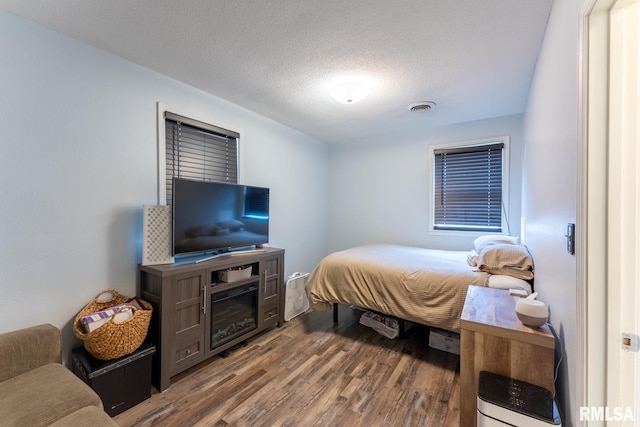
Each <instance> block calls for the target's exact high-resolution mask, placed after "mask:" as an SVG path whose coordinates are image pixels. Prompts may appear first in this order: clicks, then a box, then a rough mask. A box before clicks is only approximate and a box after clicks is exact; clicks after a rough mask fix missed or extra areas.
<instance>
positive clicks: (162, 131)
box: [157, 102, 244, 205]
mask: <svg viewBox="0 0 640 427" xmlns="http://www.w3.org/2000/svg"><path fill="white" fill-rule="evenodd" d="M167 112H168V113H172V114H175V115H179V116H183V117H186V118H189V119H191V120H194V121H197V122H202V123H205V124H208V125H210V126H213V127H218V128H222V129H226V130H229V131H231V132H235V133H237V134H239V136H238V173H237V181H238V182H237V183H238V184H243V183H244V168H243V165H244V161H243V157H244V150H243V137H242V136H243V135H244V132H243V131H242V130H241V129H238V128H235V127H233V126H230V125H227V124H222V123H219V122H215V121H213V120H211V119H210V118H207V117H203V116H202V115H200V114H197V113H194V112H193V111H184V110H181V109H179V108H174V107H171V106H168V105H166V104H163V103H160V102H158V103H157V126H158V141H157V146H158V149H157V154H158V194H157V198H158V205H167V204H168V203H167V185H166V179H167V162H166V127H165V113H167Z"/></svg>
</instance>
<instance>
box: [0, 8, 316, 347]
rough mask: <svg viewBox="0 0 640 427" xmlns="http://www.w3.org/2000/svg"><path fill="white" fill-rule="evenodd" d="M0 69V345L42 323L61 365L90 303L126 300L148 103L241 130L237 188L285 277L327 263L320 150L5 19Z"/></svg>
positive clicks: (144, 168) (145, 163)
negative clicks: (266, 195) (254, 208)
mask: <svg viewBox="0 0 640 427" xmlns="http://www.w3.org/2000/svg"><path fill="white" fill-rule="evenodd" d="M0 57H2V63H3V65H2V68H1V76H2V79H0V128H1V129H2V136H0V139H1V141H2V150H1V152H0V182H1V183H2V185H0V203H1V207H0V332H4V331H8V330H12V329H17V328H20V327H26V326H30V325H34V324H37V323H42V322H49V323H53V324H54V325H56V326H58V327H60V328H63V334H64V341H65V342H64V345H65V350H66V351H68V350H70V348H71V346H73V345H76V344H77V342H75V337H73V332H72V329H71V328H72V322H73V319H74V317H75V315H76V314H77V312H78V311H79V310H80V309H81V308H82V307H83V306H84V304H86V303H87V302H88V301H89V300H90V299H91V298H93V297H94V296H95V295H96V294H97V293H98V292H99V291H100V290H102V289H106V288H116V289H118V290H119V291H121V292H123V293H125V294H128V295H133V294H135V292H136V268H137V263H139V262H140V260H141V244H142V224H141V223H142V205H143V204H154V203H156V202H157V185H158V183H157V140H156V138H157V136H156V134H157V126H156V103H157V102H161V103H164V104H166V105H170V106H174V107H177V108H179V109H180V110H181V111H184V110H188V111H193V112H195V113H197V115H198V116H204V117H209V118H210V119H211V120H212V121H213V122H214V123H221V124H225V125H228V126H230V127H232V128H234V129H241V130H242V139H243V143H244V158H243V160H244V163H243V170H244V182H245V183H247V184H253V185H262V186H268V187H270V188H271V204H272V205H271V228H270V233H271V244H272V246H276V247H282V248H285V249H286V250H287V252H286V261H285V270H286V271H285V274H286V275H288V274H290V273H291V272H293V271H296V270H300V271H310V269H311V268H312V267H313V266H314V265H315V264H316V262H317V261H318V259H319V258H320V257H322V256H323V255H325V254H326V250H327V237H326V236H327V208H326V206H327V202H328V184H327V182H328V176H327V174H328V147H327V146H326V144H324V143H321V142H319V141H317V140H315V139H313V138H310V137H308V136H305V135H303V134H301V133H299V132H297V131H295V130H292V129H290V128H287V127H284V126H282V125H280V124H278V123H276V122H273V121H271V120H268V119H266V118H264V117H262V116H259V115H256V114H254V113H252V112H249V111H247V110H245V109H242V108H240V107H238V106H236V105H233V104H231V103H228V102H226V101H224V100H222V99H219V98H216V97H214V96H211V95H208V94H206V93H204V92H201V91H199V90H196V89H194V88H192V87H189V86H187V85H184V84H182V83H180V82H178V81H175V80H172V79H170V78H167V77H165V76H162V75H159V74H157V73H154V72H152V71H150V70H147V69H144V68H141V67H139V66H137V65H135V64H132V63H130V62H127V61H125V60H123V59H121V58H119V57H116V56H113V55H111V54H108V53H106V52H104V51H101V50H98V49H95V48H92V47H89V46H87V45H84V44H82V43H79V42H77V41H75V40H72V39H70V38H67V37H65V36H62V35H60V34H58V33H54V32H52V31H49V30H47V29H45V28H43V27H40V26H38V25H35V24H33V23H30V22H28V21H25V20H23V19H21V18H17V17H15V16H13V15H10V14H7V13H5V12H0Z"/></svg>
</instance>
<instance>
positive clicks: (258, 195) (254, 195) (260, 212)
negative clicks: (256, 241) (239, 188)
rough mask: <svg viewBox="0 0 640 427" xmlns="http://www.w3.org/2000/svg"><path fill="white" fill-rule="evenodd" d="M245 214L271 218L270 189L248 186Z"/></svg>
mask: <svg viewBox="0 0 640 427" xmlns="http://www.w3.org/2000/svg"><path fill="white" fill-rule="evenodd" d="M244 216H245V217H250V218H258V219H266V218H269V189H268V188H261V187H247V188H245V192H244Z"/></svg>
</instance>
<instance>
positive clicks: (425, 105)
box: [407, 101, 436, 113]
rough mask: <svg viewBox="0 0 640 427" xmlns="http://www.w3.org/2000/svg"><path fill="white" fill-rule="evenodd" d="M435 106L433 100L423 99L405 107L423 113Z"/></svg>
mask: <svg viewBox="0 0 640 427" xmlns="http://www.w3.org/2000/svg"><path fill="white" fill-rule="evenodd" d="M435 106H436V103H435V102H431V101H423V102H415V103H413V104H411V105H409V106H408V107H407V109H408V110H409V111H415V112H418V113H424V112H427V111H429V110H431V109H432V108H433V107H435Z"/></svg>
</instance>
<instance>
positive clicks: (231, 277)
mask: <svg viewBox="0 0 640 427" xmlns="http://www.w3.org/2000/svg"><path fill="white" fill-rule="evenodd" d="M248 277H251V266H248V267H240V268H238V269H230V270H220V271H218V279H220V280H221V281H223V282H235V281H236V280H240V279H246V278H248Z"/></svg>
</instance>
